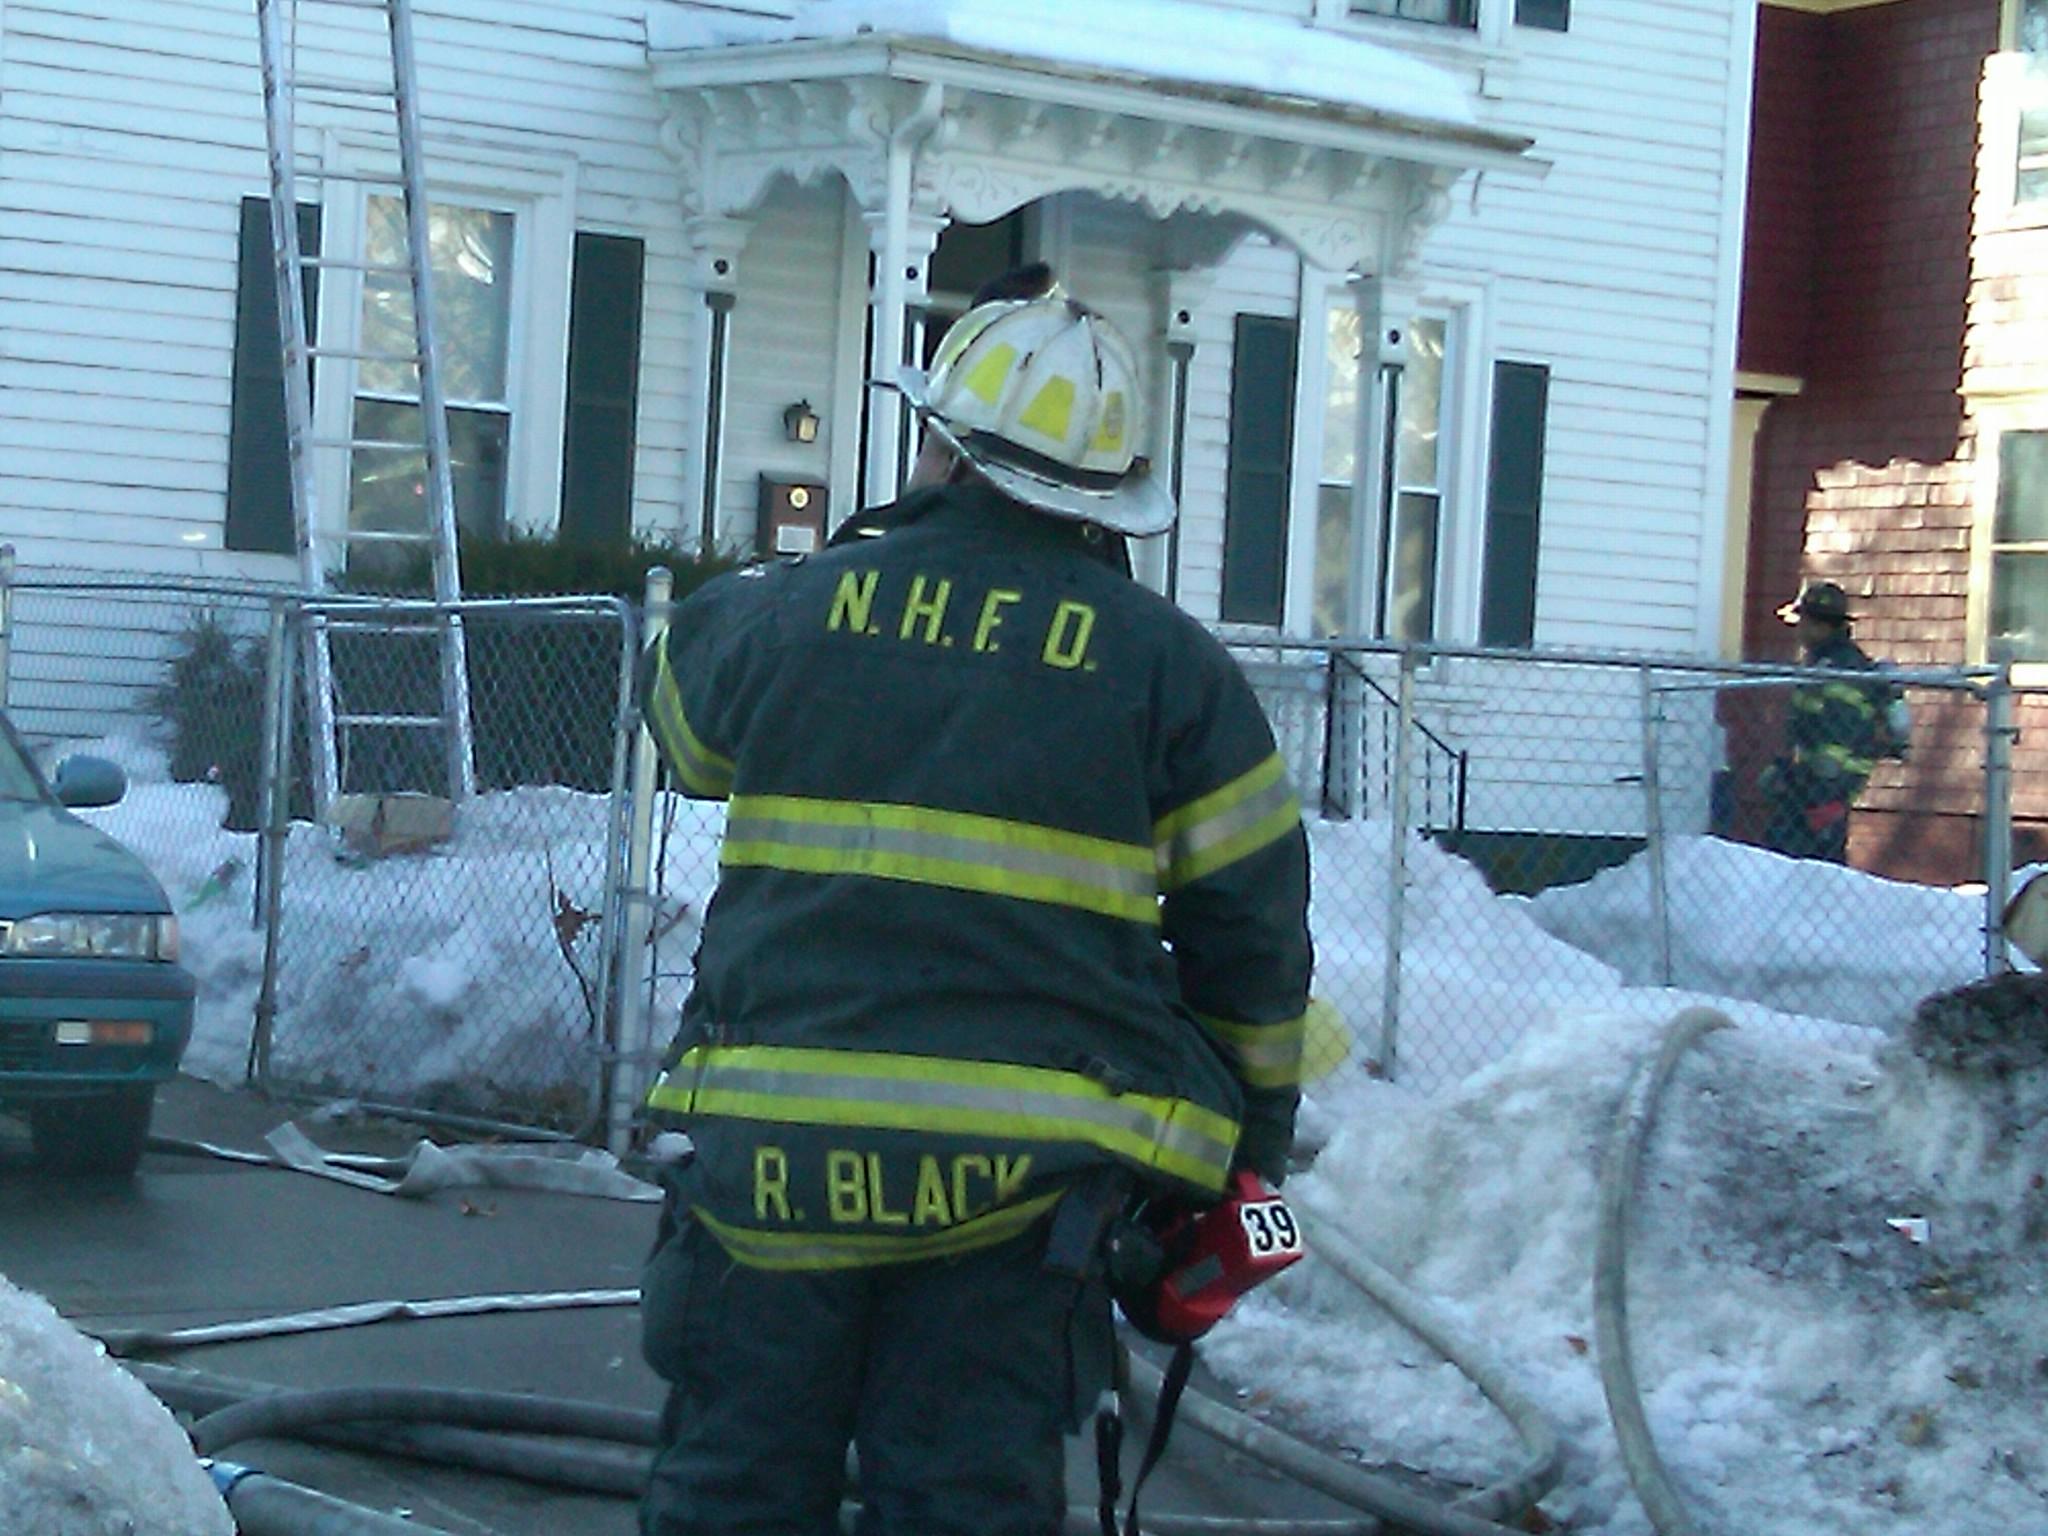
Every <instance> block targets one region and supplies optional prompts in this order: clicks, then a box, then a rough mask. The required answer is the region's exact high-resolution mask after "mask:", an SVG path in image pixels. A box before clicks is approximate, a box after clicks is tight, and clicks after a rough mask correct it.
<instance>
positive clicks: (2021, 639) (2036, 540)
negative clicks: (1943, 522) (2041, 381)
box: [1989, 432, 2048, 661]
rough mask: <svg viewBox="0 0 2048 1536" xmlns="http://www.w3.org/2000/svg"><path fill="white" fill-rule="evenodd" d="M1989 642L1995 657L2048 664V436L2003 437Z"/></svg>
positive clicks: (2014, 434) (2009, 434)
mask: <svg viewBox="0 0 2048 1536" xmlns="http://www.w3.org/2000/svg"><path fill="white" fill-rule="evenodd" d="M1989 638H1990V642H1991V650H1992V653H1993V654H1994V655H1996V654H1998V653H1999V652H2000V651H2001V649H2004V650H2006V651H2009V653H2010V655H2011V656H2012V659H2013V660H2015V661H2048V432H2005V433H2001V434H2000V435H1999V439H1998V506H1997V510H1996V512H1995V513H1994V516H1993V519H1992V526H1991V625H1990V636H1989Z"/></svg>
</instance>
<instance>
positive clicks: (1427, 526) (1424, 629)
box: [1386, 491, 1442, 640]
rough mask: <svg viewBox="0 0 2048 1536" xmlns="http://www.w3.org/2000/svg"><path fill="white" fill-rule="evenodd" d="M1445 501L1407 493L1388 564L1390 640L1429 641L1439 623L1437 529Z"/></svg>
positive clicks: (1396, 516) (1398, 514) (1398, 512)
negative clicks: (1437, 603) (1437, 619)
mask: <svg viewBox="0 0 2048 1536" xmlns="http://www.w3.org/2000/svg"><path fill="white" fill-rule="evenodd" d="M1441 501H1442V498H1441V497H1438V496H1435V495H1431V494H1427V493H1423V492H1416V491H1404V492H1402V493H1401V495H1400V497H1399V499H1398V506H1397V510H1396V512H1395V514H1394V538H1393V548H1392V551H1391V554H1390V558H1389V560H1388V565H1389V567H1390V570H1389V573H1388V574H1389V577H1390V580H1389V583H1388V600H1387V623H1386V631H1387V638H1388V639H1390V640H1427V639H1429V637H1430V634H1431V631H1432V630H1433V628H1434V627H1435V623H1436V529H1437V514H1438V508H1439V506H1440V504H1441Z"/></svg>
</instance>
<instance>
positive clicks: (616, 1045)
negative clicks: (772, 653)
mask: <svg viewBox="0 0 2048 1536" xmlns="http://www.w3.org/2000/svg"><path fill="white" fill-rule="evenodd" d="M674 592H675V577H674V576H673V575H672V574H671V573H670V572H669V570H668V568H667V567H666V566H659V565H657V566H655V567H654V568H653V569H652V570H650V571H649V572H648V573H647V593H646V606H645V607H644V608H643V609H642V610H641V619H640V624H641V629H640V641H641V646H640V648H641V650H642V651H643V652H644V651H645V650H646V648H647V647H648V646H650V645H658V644H659V643H660V642H661V641H662V639H663V638H664V637H665V636H666V635H667V634H668V611H669V599H670V598H671V597H672V596H673V595H674ZM631 718H632V719H633V721H634V726H633V736H634V741H633V777H632V786H631V795H632V800H631V802H630V805H629V807H628V810H627V813H626V837H627V844H626V884H625V889H624V891H622V892H621V893H620V902H619V918H620V930H621V931H620V934H619V951H618V968H619V1007H618V1038H617V1039H616V1040H615V1041H614V1042H613V1051H612V1079H611V1092H610V1095H609V1103H608V1106H607V1116H608V1118H607V1125H606V1136H605V1145H606V1146H607V1147H609V1148H610V1149H611V1151H612V1152H613V1153H615V1154H622V1153H625V1152H627V1151H629V1150H630V1145H631V1141H632V1136H633V1115H634V1112H635V1111H636V1110H638V1109H639V1107H640V1100H641V1098H642V1096H643V1095H644V1093H645V1085H646V1077H647V1068H648V1065H649V1063H648V1052H649V1050H650V1037H651V1031H650V1029H649V1027H648V1005H649V998H648V992H649V991H650V990H651V987H652V983H651V982H649V981H648V980H646V979H645V978H643V977H642V975H641V974H640V972H641V970H642V968H643V967H645V966H646V964H647V958H648V957H647V935H648V931H649V929H650V928H651V927H652V926H653V892H652V891H651V890H650V889H649V887H650V885H651V883H652V877H653V868H654V791H655V784H656V782H657V775H658V773H659V771H660V767H661V764H660V761H659V759H658V758H657V757H656V755H655V750H654V738H653V737H652V736H651V735H649V734H648V731H647V726H646V723H645V721H643V720H641V719H640V718H639V716H638V714H637V712H636V713H635V714H634V715H633V716H632V717H631Z"/></svg>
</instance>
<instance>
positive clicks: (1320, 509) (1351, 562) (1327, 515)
mask: <svg viewBox="0 0 2048 1536" xmlns="http://www.w3.org/2000/svg"><path fill="white" fill-rule="evenodd" d="M1355 526H1356V525H1355V523H1354V522H1353V520H1352V516H1351V487H1350V486H1348V485H1325V486H1323V487H1322V489H1321V490H1319V491H1318V492H1317V493H1316V578H1315V612H1314V614H1313V615H1312V618H1313V621H1314V623H1315V632H1316V633H1317V634H1319V635H1341V634H1347V633H1349V632H1350V631H1351V630H1353V629H1355V628H1356V627H1357V623H1358V621H1357V618H1356V614H1357V612H1358V603H1357V600H1356V593H1355V591H1354V588H1353V584H1352V572H1353V571H1354V570H1355V569H1356V568H1357V560H1356V558H1355V550H1354V545H1355V543H1356V539H1355V537H1354V535H1353V529H1354V527H1355Z"/></svg>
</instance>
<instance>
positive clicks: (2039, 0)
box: [2019, 0, 2048, 53]
mask: <svg viewBox="0 0 2048 1536" xmlns="http://www.w3.org/2000/svg"><path fill="white" fill-rule="evenodd" d="M2019 45H2020V51H2021V52H2023V53H2048V0H2020V31H2019Z"/></svg>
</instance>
